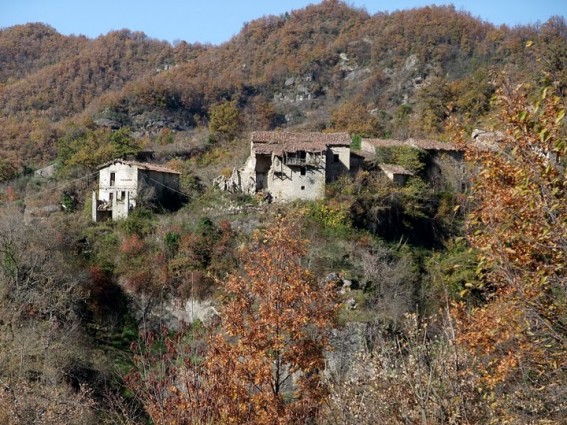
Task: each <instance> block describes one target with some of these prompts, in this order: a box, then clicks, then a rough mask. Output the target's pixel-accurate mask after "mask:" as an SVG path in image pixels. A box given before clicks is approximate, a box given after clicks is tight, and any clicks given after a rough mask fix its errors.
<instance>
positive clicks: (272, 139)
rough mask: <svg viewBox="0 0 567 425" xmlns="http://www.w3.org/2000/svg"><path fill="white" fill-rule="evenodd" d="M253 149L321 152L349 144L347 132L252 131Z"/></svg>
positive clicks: (274, 151) (277, 151) (270, 152)
mask: <svg viewBox="0 0 567 425" xmlns="http://www.w3.org/2000/svg"><path fill="white" fill-rule="evenodd" d="M250 138H251V140H252V144H253V147H254V151H255V152H256V153H263V154H272V153H274V154H276V155H281V154H282V153H283V152H297V151H306V152H323V151H325V150H326V149H327V148H328V147H330V146H350V142H351V140H350V136H349V135H348V133H314V132H311V133H309V132H306V133H290V132H284V131H253V132H252V133H251V134H250Z"/></svg>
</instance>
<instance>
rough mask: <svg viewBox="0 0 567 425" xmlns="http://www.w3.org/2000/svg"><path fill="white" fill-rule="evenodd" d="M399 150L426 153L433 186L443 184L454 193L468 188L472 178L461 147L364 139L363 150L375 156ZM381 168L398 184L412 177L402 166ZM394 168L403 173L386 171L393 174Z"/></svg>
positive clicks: (431, 141) (390, 165) (425, 142)
mask: <svg viewBox="0 0 567 425" xmlns="http://www.w3.org/2000/svg"><path fill="white" fill-rule="evenodd" d="M398 147H406V148H411V149H416V150H419V151H422V152H425V153H427V163H426V164H425V165H426V167H425V174H426V176H427V179H428V180H429V181H430V182H431V183H432V184H433V185H434V186H436V187H438V188H441V187H442V186H443V185H444V184H445V185H446V184H448V185H449V186H451V188H452V189H453V190H455V191H463V190H464V189H465V188H466V185H467V183H468V180H469V175H468V171H467V169H466V167H465V161H464V153H465V151H464V149H463V148H461V147H459V146H456V145H454V144H452V143H447V142H441V141H438V140H431V139H407V140H395V139H362V141H361V151H362V152H365V153H369V154H374V155H376V154H377V153H379V152H380V151H384V150H386V151H387V150H388V149H392V148H398ZM379 167H380V169H381V170H382V171H383V172H384V173H385V174H386V175H387V176H388V178H390V179H391V180H397V181H398V182H401V181H402V180H403V179H406V178H407V177H408V176H409V175H411V173H410V172H409V171H407V170H402V169H401V167H399V165H398V166H394V165H393V164H379ZM392 167H395V169H397V170H398V171H400V173H391V172H386V171H385V170H389V171H392V170H393V169H394V168H392ZM394 174H398V176H396V177H394ZM402 175H404V177H402Z"/></svg>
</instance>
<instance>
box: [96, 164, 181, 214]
mask: <svg viewBox="0 0 567 425" xmlns="http://www.w3.org/2000/svg"><path fill="white" fill-rule="evenodd" d="M179 174H180V173H179V172H177V171H174V170H171V169H168V168H165V167H160V166H157V165H153V164H144V163H140V162H133V161H125V160H121V159H116V160H114V161H111V162H108V163H106V164H103V165H101V166H100V167H99V182H98V190H95V191H93V207H92V218H93V221H102V220H108V219H112V220H118V219H121V218H126V217H128V214H129V212H130V211H131V210H133V209H134V208H136V204H137V203H138V202H139V197H140V196H142V194H144V193H145V194H148V193H149V192H151V197H152V198H154V199H155V200H156V201H158V202H160V203H162V204H168V203H169V202H168V200H169V198H170V197H175V195H176V193H177V191H178V190H179Z"/></svg>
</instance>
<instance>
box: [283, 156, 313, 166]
mask: <svg viewBox="0 0 567 425" xmlns="http://www.w3.org/2000/svg"><path fill="white" fill-rule="evenodd" d="M284 164H285V165H287V166H288V167H289V166H294V167H305V166H311V167H318V166H319V165H320V164H321V158H320V157H319V156H314V155H310V156H308V157H303V158H302V157H296V156H286V157H285V158H284Z"/></svg>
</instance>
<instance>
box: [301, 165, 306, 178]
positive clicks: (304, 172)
mask: <svg viewBox="0 0 567 425" xmlns="http://www.w3.org/2000/svg"><path fill="white" fill-rule="evenodd" d="M306 173H307V170H306V169H305V167H301V175H302V176H304V175H305V174H306Z"/></svg>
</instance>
